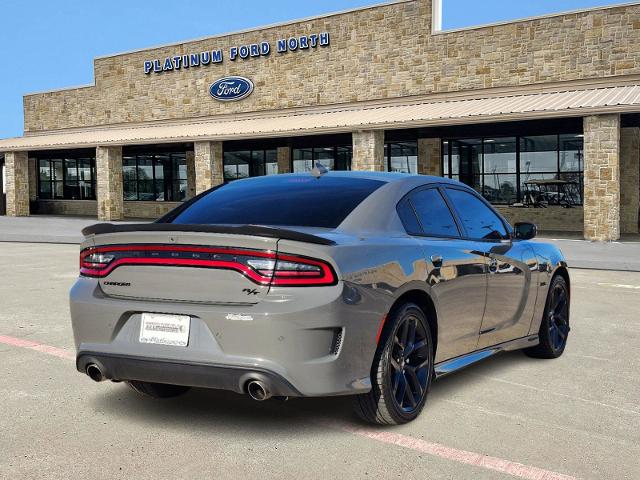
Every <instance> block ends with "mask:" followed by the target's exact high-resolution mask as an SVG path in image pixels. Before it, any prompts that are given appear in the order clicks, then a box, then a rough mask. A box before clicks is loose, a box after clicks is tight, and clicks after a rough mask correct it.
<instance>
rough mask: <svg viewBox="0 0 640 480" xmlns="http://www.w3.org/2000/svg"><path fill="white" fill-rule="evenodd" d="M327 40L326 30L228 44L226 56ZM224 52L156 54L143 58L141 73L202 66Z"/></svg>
mask: <svg viewBox="0 0 640 480" xmlns="http://www.w3.org/2000/svg"><path fill="white" fill-rule="evenodd" d="M330 44H331V37H330V36H329V32H322V33H317V34H316V33H314V34H310V35H302V36H300V37H290V38H281V39H279V40H277V41H276V43H275V45H272V44H271V43H270V42H267V41H264V42H260V43H252V44H249V45H237V46H233V47H230V48H229V51H228V55H229V60H231V61H233V62H235V61H236V60H238V59H241V60H249V59H251V58H257V57H265V56H268V55H271V52H272V51H273V50H274V48H275V51H276V52H277V53H278V54H285V53H290V52H298V51H304V50H313V49H316V48H318V47H328V46H329V45H330ZM224 58H225V56H224V52H223V51H222V49H217V50H207V51H204V52H193V53H188V54H184V55H174V56H170V57H166V58H162V59H161V58H156V59H153V60H145V62H144V73H145V74H147V75H149V74H151V73H163V72H171V71H175V70H183V69H188V68H199V67H205V66H208V65H212V64H219V63H223V62H224Z"/></svg>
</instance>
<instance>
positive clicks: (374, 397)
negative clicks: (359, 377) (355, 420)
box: [355, 303, 434, 425]
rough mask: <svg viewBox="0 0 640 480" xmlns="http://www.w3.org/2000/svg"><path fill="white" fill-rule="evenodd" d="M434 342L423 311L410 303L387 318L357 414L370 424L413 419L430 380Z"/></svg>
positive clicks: (357, 400)
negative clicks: (369, 388)
mask: <svg viewBox="0 0 640 480" xmlns="http://www.w3.org/2000/svg"><path fill="white" fill-rule="evenodd" d="M433 358H434V352H433V340H432V338H431V330H430V328H429V323H428V320H427V318H426V316H425V314H424V312H423V311H422V310H421V309H420V308H419V307H418V306H417V305H415V304H413V303H406V304H404V305H401V306H399V307H397V308H395V309H394V310H393V311H392V312H391V313H390V314H389V317H388V318H387V321H386V325H385V327H384V330H383V335H382V337H381V339H380V344H379V345H378V349H377V351H376V355H375V357H374V361H373V366H372V369H371V383H372V388H371V391H370V392H368V393H365V394H362V395H358V396H357V397H356V399H355V410H356V413H357V414H358V415H359V416H360V417H361V418H362V419H364V420H366V421H367V422H370V423H377V424H382V425H398V424H403V423H407V422H410V421H412V420H414V419H415V418H416V417H417V416H418V415H420V412H421V411H422V409H423V407H424V405H425V402H426V400H427V394H428V392H429V387H430V386H431V380H432V378H433Z"/></svg>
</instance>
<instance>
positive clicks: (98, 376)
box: [86, 363, 107, 382]
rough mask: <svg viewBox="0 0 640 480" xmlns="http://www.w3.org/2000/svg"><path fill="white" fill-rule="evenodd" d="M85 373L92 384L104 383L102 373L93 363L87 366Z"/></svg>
mask: <svg viewBox="0 0 640 480" xmlns="http://www.w3.org/2000/svg"><path fill="white" fill-rule="evenodd" d="M86 372H87V375H88V376H89V378H90V379H91V380H93V381H94V382H104V381H105V380H106V379H107V378H106V377H105V376H104V373H102V370H100V367H99V366H98V365H96V364H95V363H90V364H89V365H87V369H86Z"/></svg>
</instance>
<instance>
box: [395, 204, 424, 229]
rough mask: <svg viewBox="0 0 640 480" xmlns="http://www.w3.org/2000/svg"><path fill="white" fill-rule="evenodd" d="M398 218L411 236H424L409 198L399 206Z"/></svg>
mask: <svg viewBox="0 0 640 480" xmlns="http://www.w3.org/2000/svg"><path fill="white" fill-rule="evenodd" d="M397 210H398V216H399V217H400V220H401V221H402V224H403V225H404V229H405V230H406V231H407V233H408V234H409V235H422V228H421V227H420V224H419V223H418V218H417V217H416V214H415V212H414V211H413V207H412V206H411V204H410V203H409V198H405V199H404V200H402V201H401V202H400V203H399V204H398V208H397Z"/></svg>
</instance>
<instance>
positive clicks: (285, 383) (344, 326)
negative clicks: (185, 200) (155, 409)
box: [70, 278, 387, 397]
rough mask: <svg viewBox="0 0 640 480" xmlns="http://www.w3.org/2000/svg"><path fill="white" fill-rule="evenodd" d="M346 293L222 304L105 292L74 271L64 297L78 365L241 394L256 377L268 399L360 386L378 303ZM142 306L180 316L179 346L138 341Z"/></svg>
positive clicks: (288, 292) (349, 289) (311, 291)
mask: <svg viewBox="0 0 640 480" xmlns="http://www.w3.org/2000/svg"><path fill="white" fill-rule="evenodd" d="M355 290H356V287H354V286H346V285H343V284H340V285H336V286H332V287H318V288H300V289H287V288H279V289H272V292H271V294H270V295H269V297H268V298H267V299H265V300H263V301H262V302H260V304H258V305H253V306H233V305H227V306H224V305H204V304H194V303H185V302H182V303H180V302H157V301H155V302H154V301H148V300H146V301H143V300H135V299H123V298H114V297H109V296H106V295H105V294H104V293H103V292H102V291H101V289H100V286H99V285H98V282H97V281H96V280H95V279H90V278H80V279H79V280H78V281H77V282H76V284H75V285H74V287H73V288H72V290H71V298H70V307H71V319H72V325H73V331H74V337H75V343H76V349H77V351H78V357H77V362H78V363H77V366H78V370H79V371H81V372H83V373H84V372H85V370H86V365H87V364H88V363H90V362H91V361H93V363H98V364H100V365H102V366H103V367H104V369H105V371H106V376H107V378H110V379H115V380H140V381H148V382H155V383H168V384H178V385H186V386H197V387H205V388H215V389H225V390H231V391H235V392H244V389H245V387H246V382H247V380H252V379H258V380H263V381H264V380H268V382H266V381H265V383H268V384H270V385H273V386H272V393H273V394H274V395H277V396H308V397H321V396H336V395H351V394H358V393H364V392H367V391H369V390H370V389H371V379H370V374H371V362H372V359H373V356H374V354H375V350H376V347H377V345H376V341H375V338H376V334H377V331H378V327H379V324H380V319H381V318H382V317H383V312H384V311H385V309H386V308H387V305H386V303H385V302H384V300H385V299H384V298H381V297H380V296H372V295H370V294H367V292H366V291H364V290H363V291H360V292H356V291H355ZM145 312H151V313H160V314H177V315H188V316H189V317H190V318H191V329H190V337H189V343H188V346H187V347H173V346H164V345H151V344H144V343H141V342H140V341H139V336H140V324H141V315H142V314H143V313H145ZM378 312H379V313H378ZM92 359H93V360H92ZM250 377H251V378H250Z"/></svg>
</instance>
